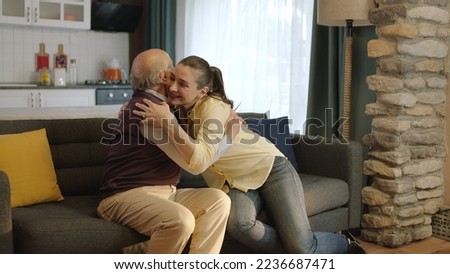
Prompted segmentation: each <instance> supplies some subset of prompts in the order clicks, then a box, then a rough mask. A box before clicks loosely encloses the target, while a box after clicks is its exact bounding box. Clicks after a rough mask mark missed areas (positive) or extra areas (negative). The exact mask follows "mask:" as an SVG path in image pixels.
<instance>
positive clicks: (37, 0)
mask: <svg viewBox="0 0 450 274" xmlns="http://www.w3.org/2000/svg"><path fill="white" fill-rule="evenodd" d="M0 23H6V24H18V25H35V26H44V27H57V28H71V29H90V28H91V1H90V0H0Z"/></svg>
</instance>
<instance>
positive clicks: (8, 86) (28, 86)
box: [0, 83, 131, 90]
mask: <svg viewBox="0 0 450 274" xmlns="http://www.w3.org/2000/svg"><path fill="white" fill-rule="evenodd" d="M97 88H110V89H116V88H131V85H86V84H83V83H80V84H78V85H67V86H53V85H51V86H40V85H37V84H29V83H0V90H1V89H97Z"/></svg>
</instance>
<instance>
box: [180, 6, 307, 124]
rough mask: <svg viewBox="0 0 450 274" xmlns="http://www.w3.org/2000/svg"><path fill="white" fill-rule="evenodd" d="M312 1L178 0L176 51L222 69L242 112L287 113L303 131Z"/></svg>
mask: <svg viewBox="0 0 450 274" xmlns="http://www.w3.org/2000/svg"><path fill="white" fill-rule="evenodd" d="M313 6H314V1H310V0H297V1H296V0H183V1H178V2H177V42H176V44H177V53H176V56H177V57H176V59H177V61H178V60H181V59H182V58H183V57H185V56H188V55H198V56H200V57H203V58H205V59H206V60H207V61H208V62H209V63H210V65H213V66H217V67H218V68H220V69H221V70H222V73H223V77H224V82H225V90H226V92H227V95H228V97H229V98H230V99H231V100H233V101H234V103H235V108H236V110H237V111H238V112H269V115H270V117H280V116H288V117H289V118H290V119H292V122H291V129H294V130H297V131H298V130H302V127H303V123H304V121H305V119H306V106H307V100H308V85H309V66H310V47H311V30H312V17H313V16H312V15H313Z"/></svg>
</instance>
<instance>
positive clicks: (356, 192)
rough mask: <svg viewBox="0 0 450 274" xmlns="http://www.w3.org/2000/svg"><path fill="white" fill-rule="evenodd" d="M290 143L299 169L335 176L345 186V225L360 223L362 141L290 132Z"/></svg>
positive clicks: (351, 226)
mask: <svg viewBox="0 0 450 274" xmlns="http://www.w3.org/2000/svg"><path fill="white" fill-rule="evenodd" d="M292 137H293V138H292V143H293V147H294V154H295V158H296V160H297V164H298V166H299V169H300V173H304V174H311V175H318V176H325V177H332V178H338V179H341V180H343V181H345V182H347V183H348V186H349V194H350V198H349V204H348V207H349V218H350V219H349V226H350V228H359V227H360V223H361V212H362V201H361V189H362V187H363V174H362V173H363V172H362V169H363V159H362V145H361V144H360V143H358V142H356V141H352V140H347V141H340V140H337V139H326V138H323V137H320V136H318V137H307V136H304V135H299V134H293V135H292Z"/></svg>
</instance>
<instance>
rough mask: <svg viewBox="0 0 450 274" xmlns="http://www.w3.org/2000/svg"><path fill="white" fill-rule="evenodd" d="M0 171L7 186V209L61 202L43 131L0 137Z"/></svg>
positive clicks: (48, 147)
mask: <svg viewBox="0 0 450 274" xmlns="http://www.w3.org/2000/svg"><path fill="white" fill-rule="evenodd" d="M0 170H3V171H4V172H6V174H7V175H8V178H9V183H10V185H11V207H20V206H27V205H32V204H37V203H44V202H54V201H62V200H64V198H63V196H62V195H61V191H60V189H59V186H58V184H57V182H56V174H55V169H54V167H53V160H52V155H51V153H50V146H49V144H48V140H47V133H46V131H45V128H43V129H39V130H35V131H29V132H24V133H17V134H4V135H0Z"/></svg>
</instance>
